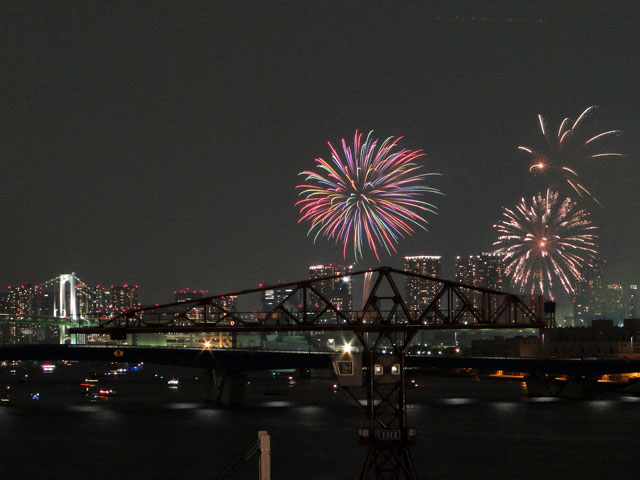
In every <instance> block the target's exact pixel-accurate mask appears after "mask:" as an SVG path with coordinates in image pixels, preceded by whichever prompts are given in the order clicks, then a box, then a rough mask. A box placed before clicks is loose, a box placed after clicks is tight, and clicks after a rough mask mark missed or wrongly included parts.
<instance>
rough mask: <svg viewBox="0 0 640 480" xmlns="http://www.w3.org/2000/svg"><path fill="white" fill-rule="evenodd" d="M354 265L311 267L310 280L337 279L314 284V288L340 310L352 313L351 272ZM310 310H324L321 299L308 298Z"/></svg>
mask: <svg viewBox="0 0 640 480" xmlns="http://www.w3.org/2000/svg"><path fill="white" fill-rule="evenodd" d="M352 271H353V265H334V264H332V263H330V264H329V265H312V266H310V267H309V279H310V280H317V279H319V278H323V277H335V278H330V279H327V280H319V281H317V282H314V285H313V286H314V288H315V289H316V290H318V292H319V293H320V294H321V295H322V296H323V297H325V298H326V299H327V300H329V301H330V302H331V303H332V304H333V305H334V306H335V307H336V308H337V309H338V310H340V311H343V312H350V311H352V310H353V296H352V289H353V285H352V281H351V272H352ZM307 301H308V302H309V308H310V309H322V308H324V306H323V302H322V301H321V300H320V299H319V298H313V297H312V298H308V299H307Z"/></svg>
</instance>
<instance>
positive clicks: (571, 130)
mask: <svg viewBox="0 0 640 480" xmlns="http://www.w3.org/2000/svg"><path fill="white" fill-rule="evenodd" d="M595 109H596V107H595V106H591V107H589V108H587V109H586V110H585V111H584V112H582V114H580V116H579V117H578V119H577V120H576V121H575V122H573V121H571V120H570V119H569V118H565V119H564V120H563V121H562V123H560V127H559V128H558V132H557V134H554V131H553V130H551V129H550V128H549V127H548V125H547V124H546V121H545V119H544V117H543V116H542V115H538V122H539V123H540V131H541V132H542V135H543V136H544V139H545V146H544V147H543V148H541V149H539V150H536V149H534V148H531V147H526V146H523V145H521V146H519V147H518V148H519V149H520V150H522V151H524V152H527V153H528V154H529V155H530V157H531V166H530V167H529V171H530V172H533V173H549V174H551V175H559V176H561V178H562V179H563V181H565V182H566V183H567V184H568V185H569V186H570V187H571V188H572V189H573V190H574V191H575V192H576V193H577V194H578V195H579V196H580V197H582V196H585V195H586V196H587V197H590V198H592V199H593V200H594V201H595V202H596V203H599V202H598V200H597V199H596V198H595V197H594V196H593V195H592V194H591V192H590V191H589V190H588V189H587V187H586V186H585V183H584V182H583V181H582V180H580V179H579V178H578V168H580V167H581V166H582V165H583V163H584V162H585V161H586V160H589V159H595V158H606V157H621V156H623V154H621V153H617V152H608V151H606V150H605V149H603V148H604V146H603V143H602V142H603V141H604V140H605V139H607V138H608V137H611V136H615V135H619V134H620V130H608V131H605V132H601V133H598V134H588V133H587V132H586V131H585V130H587V129H586V127H584V122H585V120H586V119H587V118H588V117H589V116H590V115H591V114H592V112H593V111H594V110H595Z"/></svg>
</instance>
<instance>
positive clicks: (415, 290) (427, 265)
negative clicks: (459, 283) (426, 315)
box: [404, 255, 442, 315]
mask: <svg viewBox="0 0 640 480" xmlns="http://www.w3.org/2000/svg"><path fill="white" fill-rule="evenodd" d="M441 259H442V257H441V256H439V255H437V256H434V255H416V256H409V257H404V271H405V272H412V273H417V274H419V275H424V276H428V277H440V273H441V271H442V262H441ZM439 289H440V284H439V283H438V282H434V281H432V280H427V279H423V278H418V277H411V276H405V290H406V299H407V307H408V308H409V310H410V311H412V312H416V314H417V315H419V312H421V311H422V310H424V309H425V308H427V307H428V306H429V304H430V303H431V301H432V300H433V299H434V298H435V297H436V295H437V294H438V291H439Z"/></svg>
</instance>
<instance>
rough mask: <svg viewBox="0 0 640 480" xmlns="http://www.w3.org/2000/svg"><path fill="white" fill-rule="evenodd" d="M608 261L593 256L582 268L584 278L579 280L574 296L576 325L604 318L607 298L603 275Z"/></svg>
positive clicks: (588, 323)
mask: <svg viewBox="0 0 640 480" xmlns="http://www.w3.org/2000/svg"><path fill="white" fill-rule="evenodd" d="M606 263H607V262H606V260H603V259H601V258H591V259H589V262H588V263H587V265H586V266H585V268H583V270H582V280H580V281H578V282H577V284H576V289H575V294H574V297H573V309H574V315H573V318H574V322H575V324H576V325H590V324H591V320H593V319H598V318H603V314H604V304H605V298H604V289H603V284H602V275H603V270H604V266H605V265H606Z"/></svg>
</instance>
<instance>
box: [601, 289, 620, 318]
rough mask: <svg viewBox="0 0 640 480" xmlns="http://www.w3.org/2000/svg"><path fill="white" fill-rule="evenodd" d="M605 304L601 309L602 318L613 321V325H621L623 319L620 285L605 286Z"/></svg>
mask: <svg viewBox="0 0 640 480" xmlns="http://www.w3.org/2000/svg"><path fill="white" fill-rule="evenodd" d="M605 292H606V293H605V302H604V305H603V309H602V318H605V319H607V320H613V321H614V323H620V324H621V323H622V319H623V318H624V301H623V298H624V297H623V292H622V285H617V284H615V283H614V284H612V285H607V289H606V290H605Z"/></svg>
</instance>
